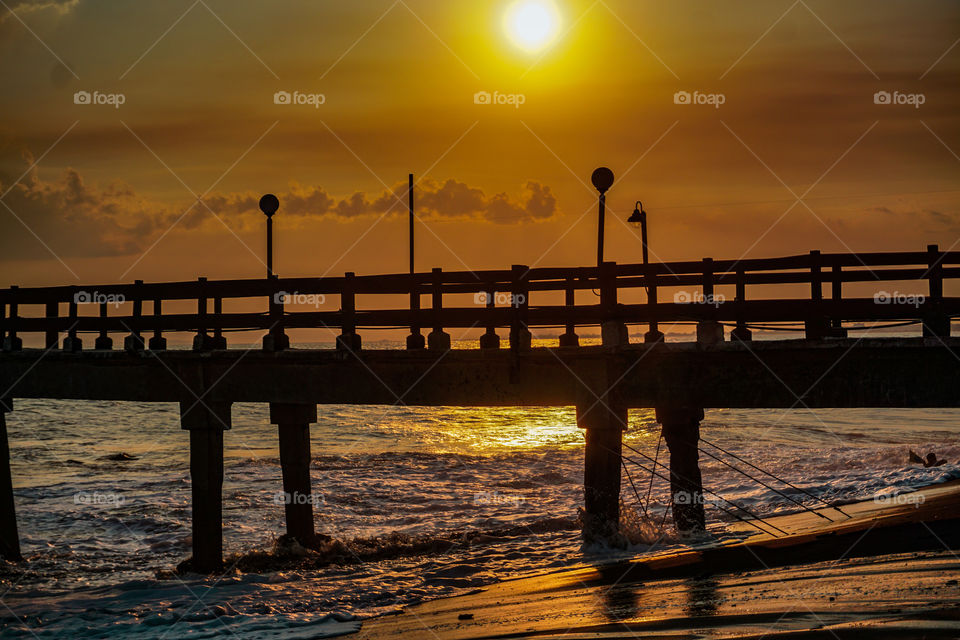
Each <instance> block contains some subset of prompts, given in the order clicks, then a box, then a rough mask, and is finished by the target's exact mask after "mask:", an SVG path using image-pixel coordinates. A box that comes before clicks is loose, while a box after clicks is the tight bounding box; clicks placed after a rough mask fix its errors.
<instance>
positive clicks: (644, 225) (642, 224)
mask: <svg viewBox="0 0 960 640" xmlns="http://www.w3.org/2000/svg"><path fill="white" fill-rule="evenodd" d="M640 215H642V216H643V219H642V220H641V221H640V240H641V242H643V264H650V260H649V258H648V257H647V214H645V213H641V214H640Z"/></svg>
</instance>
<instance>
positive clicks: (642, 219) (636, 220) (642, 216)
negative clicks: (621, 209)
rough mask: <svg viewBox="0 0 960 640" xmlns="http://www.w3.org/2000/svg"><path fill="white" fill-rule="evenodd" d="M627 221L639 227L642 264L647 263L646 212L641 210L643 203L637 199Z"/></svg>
mask: <svg viewBox="0 0 960 640" xmlns="http://www.w3.org/2000/svg"><path fill="white" fill-rule="evenodd" d="M627 222H629V223H630V224H631V225H633V226H634V227H639V228H640V242H641V243H642V244H643V264H649V263H650V260H649V258H648V257H647V212H646V211H644V210H643V203H642V202H640V201H639V200H637V204H636V205H635V206H634V208H633V213H631V214H630V217H629V218H627Z"/></svg>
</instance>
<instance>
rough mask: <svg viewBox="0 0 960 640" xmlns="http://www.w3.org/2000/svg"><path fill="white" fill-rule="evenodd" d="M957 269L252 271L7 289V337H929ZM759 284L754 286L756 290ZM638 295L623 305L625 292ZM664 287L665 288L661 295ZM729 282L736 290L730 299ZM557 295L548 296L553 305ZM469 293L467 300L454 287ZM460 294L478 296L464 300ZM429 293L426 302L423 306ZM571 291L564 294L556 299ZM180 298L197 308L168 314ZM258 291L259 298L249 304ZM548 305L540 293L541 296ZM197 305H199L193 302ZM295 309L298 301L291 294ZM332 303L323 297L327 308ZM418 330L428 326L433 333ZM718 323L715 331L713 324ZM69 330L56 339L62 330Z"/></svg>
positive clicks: (725, 264)
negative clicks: (301, 333)
mask: <svg viewBox="0 0 960 640" xmlns="http://www.w3.org/2000/svg"><path fill="white" fill-rule="evenodd" d="M958 278H960V252H958V251H950V252H942V251H940V250H939V248H938V247H937V246H936V245H931V246H929V247H928V248H927V251H924V252H898V253H859V254H857V253H831V254H821V253H820V252H818V251H811V252H810V253H809V254H804V255H796V256H787V257H780V258H767V259H744V260H712V259H710V258H705V259H703V260H700V261H685V262H666V263H653V264H648V265H644V264H617V263H612V262H608V263H604V264H603V265H602V266H601V267H572V268H571V267H562V268H533V269H530V268H527V267H526V266H523V265H514V266H513V267H512V268H511V269H509V270H488V271H476V272H470V271H443V270H441V269H434V270H432V271H430V272H424V273H414V274H390V275H370V276H359V275H355V274H353V273H347V274H345V275H344V276H342V277H339V276H338V277H323V278H279V277H276V276H274V277H271V278H265V279H255V280H219V281H209V280H207V279H205V278H199V279H198V280H196V281H192V282H165V283H145V282H142V281H136V282H134V283H133V284H109V285H96V286H93V285H91V286H57V287H39V288H18V287H16V286H12V287H10V288H8V289H3V290H0V337H2V338H3V348H4V350H6V351H16V350H19V349H21V348H22V344H23V343H22V338H21V335H22V334H29V333H40V334H43V335H44V336H45V344H46V346H47V347H61V346H62V348H63V349H64V350H66V351H79V350H82V349H83V347H84V344H83V341H82V340H81V339H80V338H79V334H81V333H94V334H96V335H97V337H96V339H95V341H94V344H93V347H94V348H95V349H111V348H113V342H112V339H111V338H110V334H111V333H113V334H117V333H123V334H125V335H126V338H125V340H124V348H125V349H128V350H142V349H151V350H162V349H165V348H166V339H165V338H164V335H165V334H167V333H171V332H191V333H194V334H195V339H194V348H196V349H197V350H212V349H224V348H226V346H227V343H226V338H225V336H224V333H225V332H227V331H238V330H263V331H267V332H268V336H267V338H266V339H265V340H264V348H266V349H269V350H281V349H284V348H286V347H287V346H289V338H288V337H287V336H286V334H285V330H287V329H302V328H329V329H339V330H340V332H341V333H340V337H338V339H337V346H338V348H342V349H349V350H355V349H358V348H360V346H361V341H360V337H359V333H358V331H359V330H360V329H362V328H391V327H393V328H399V327H407V328H409V329H410V337H409V338H408V341H407V344H408V347H409V348H422V347H427V348H433V349H437V348H441V349H442V348H449V346H450V340H449V335H447V334H446V333H445V332H444V329H446V328H469V327H477V328H480V329H485V330H486V333H485V334H484V336H483V338H482V339H481V346H482V347H483V348H498V347H499V346H500V340H499V336H498V335H497V333H496V331H497V329H508V330H509V336H510V340H511V347H513V348H525V347H528V346H529V344H530V329H535V328H538V327H540V328H547V327H557V328H564V329H565V331H564V333H563V334H562V335H561V336H560V345H561V346H576V345H577V344H578V340H577V336H576V328H577V327H578V326H591V325H592V326H597V325H599V326H601V327H602V335H603V341H604V344H618V343H622V342H623V341H624V340H626V330H625V325H626V324H645V325H648V326H649V329H648V331H647V333H646V336H645V340H646V341H648V342H652V341H657V340H659V339H661V338H662V333H660V330H659V325H660V324H662V323H675V322H695V323H697V324H698V328H699V330H698V335H699V337H700V338H701V339H705V340H708V341H709V340H712V339H716V338H718V337H719V339H722V337H723V329H722V325H723V324H730V325H735V328H734V329H733V331H732V332H731V336H732V337H733V338H736V339H740V340H749V339H750V337H751V334H750V327H751V325H756V324H758V323H784V322H789V323H802V324H803V327H804V331H805V334H806V337H807V338H808V339H819V338H824V337H831V336H834V337H836V336H843V335H845V329H844V328H843V323H845V322H848V323H849V322H876V321H900V320H902V321H917V322H920V323H922V325H923V331H924V334H925V335H939V336H948V335H949V333H950V319H951V318H952V317H957V316H960V298H957V297H946V296H945V295H944V281H946V280H951V279H958ZM894 282H912V283H913V286H914V287H915V288H919V289H923V290H925V293H916V292H914V293H910V294H900V293H898V292H897V291H893V292H890V291H885V290H883V291H876V292H875V293H874V295H873V296H871V297H861V298H857V297H845V296H844V293H843V288H844V285H849V284H855V283H874V284H878V283H894ZM765 285H766V286H769V285H807V286H808V287H809V289H808V293H806V294H805V295H803V296H801V297H792V298H777V299H760V298H751V296H750V294H751V293H752V292H754V291H756V287H758V286H765ZM582 290H592V291H594V292H595V293H597V294H598V298H597V300H596V302H595V303H593V304H579V305H578V304H575V300H576V296H575V294H576V292H577V291H582ZM752 290H753V291H752ZM631 291H635V292H636V293H635V294H634V295H632V296H631V297H633V298H637V299H640V300H642V302H638V303H628V302H624V300H625V299H626V296H625V293H630V292H631ZM665 292H667V295H664V293H665ZM725 292H729V293H730V294H732V295H729V296H727V295H726V294H725ZM550 293H553V294H554V295H553V297H552V298H553V299H552V301H551V302H552V303H551V304H546V303H545V302H546V298H549V297H550V296H549V295H548V294H550ZM458 294H461V295H460V300H461V304H460V306H452V305H450V304H449V299H450V298H449V297H450V296H456V295H458ZM462 294H472V296H473V298H471V301H472V304H468V305H463V304H462V299H463V295H462ZM358 296H363V297H364V299H365V300H369V299H370V297H371V296H382V297H384V298H386V297H388V296H394V300H408V301H409V304H408V305H407V306H406V308H386V307H384V308H364V309H361V308H358V305H357V298H358ZM422 296H429V299H430V304H429V306H427V307H422V306H421V302H422V299H421V298H422ZM327 298H330V302H331V304H334V303H335V301H336V302H338V303H339V304H338V308H336V310H314V311H290V310H289V309H288V308H287V307H290V306H291V303H297V302H298V301H302V300H308V301H309V300H324V301H326V300H327ZM258 299H259V300H261V301H263V302H265V303H266V304H265V305H264V306H265V308H266V310H265V311H263V312H250V311H245V312H227V311H224V309H223V305H224V301H236V300H246V301H247V302H248V305H247V306H250V307H252V306H255V305H256V304H257V303H256V301H257V300H258ZM561 300H562V303H561V302H560V301H561ZM184 301H188V302H189V303H193V304H195V305H196V306H195V309H196V311H195V312H190V313H183V312H179V313H170V312H166V313H165V312H164V309H169V307H170V306H171V305H176V304H180V305H182V304H183V303H184ZM251 301H252V303H251ZM538 303H539V304H538ZM192 306H193V305H192V304H191V307H192ZM294 306H302V304H301V305H295V304H294ZM324 306H326V305H324ZM422 328H427V329H430V331H431V333H430V335H429V336H427V339H424V338H423V337H421V336H420V331H421V329H422ZM718 328H719V333H718V332H717V331H716V330H717V329H718ZM64 334H65V340H64V341H63V343H62V345H61V344H60V342H59V340H60V336H61V335H64Z"/></svg>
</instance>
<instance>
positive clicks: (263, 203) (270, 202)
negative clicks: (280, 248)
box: [260, 193, 280, 278]
mask: <svg viewBox="0 0 960 640" xmlns="http://www.w3.org/2000/svg"><path fill="white" fill-rule="evenodd" d="M279 208H280V200H278V199H277V196H275V195H273V194H272V193H268V194H266V195H265V196H263V197H262V198H260V211H263V215H265V216H267V277H268V278H272V277H273V214H275V213H276V212H277V209H279Z"/></svg>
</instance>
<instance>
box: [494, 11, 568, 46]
mask: <svg viewBox="0 0 960 640" xmlns="http://www.w3.org/2000/svg"><path fill="white" fill-rule="evenodd" d="M503 22H504V26H505V28H506V31H507V34H508V35H509V36H510V40H512V41H513V43H514V44H515V45H517V46H518V47H520V48H521V49H523V50H525V51H528V52H535V51H540V50H542V49H544V48H546V47H547V45H549V44H550V43H551V42H552V41H553V39H554V38H555V37H556V36H557V31H558V30H559V28H560V15H559V12H558V11H557V7H556V5H554V3H553V2H552V0H517V1H516V2H514V3H513V4H512V5H510V8H509V9H507V13H506V15H505V16H504V20H503Z"/></svg>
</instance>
